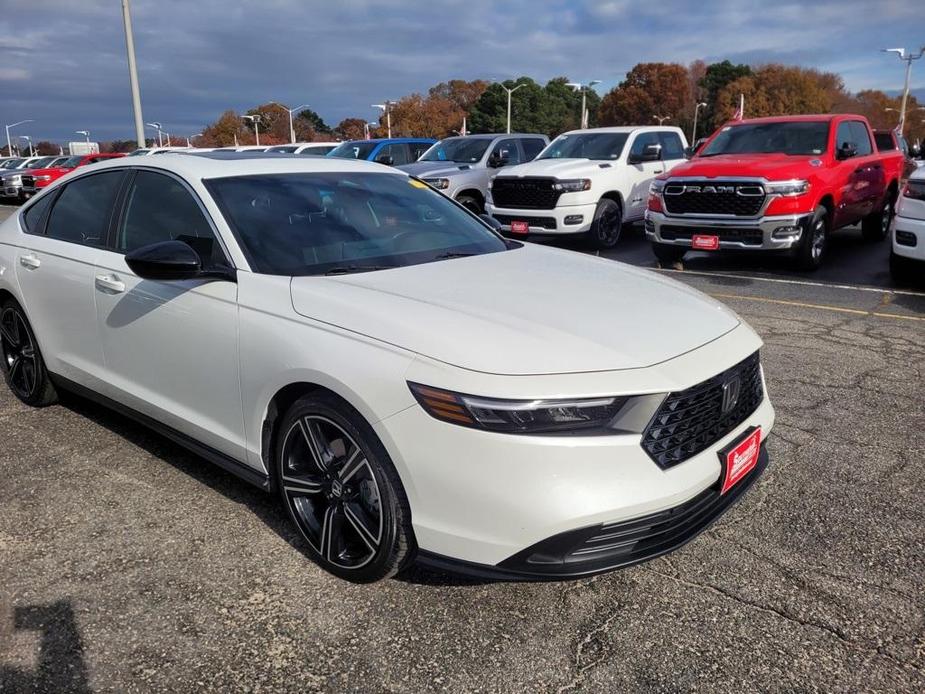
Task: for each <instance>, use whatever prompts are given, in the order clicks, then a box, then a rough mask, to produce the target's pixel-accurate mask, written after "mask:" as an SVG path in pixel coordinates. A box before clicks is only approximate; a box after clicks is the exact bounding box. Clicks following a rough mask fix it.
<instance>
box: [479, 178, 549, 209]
mask: <svg viewBox="0 0 925 694" xmlns="http://www.w3.org/2000/svg"><path fill="white" fill-rule="evenodd" d="M555 182H556V181H555V179H554V178H503V177H498V178H496V179H495V180H494V181H492V184H491V199H492V202H493V203H494V205H495V207H510V208H514V209H522V210H552V209H554V208H555V206H556V203H557V202H559V196H560V195H561V193H560V192H559V191H558V190H556V189H555V188H553V186H554V185H555Z"/></svg>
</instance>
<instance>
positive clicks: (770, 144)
mask: <svg viewBox="0 0 925 694" xmlns="http://www.w3.org/2000/svg"><path fill="white" fill-rule="evenodd" d="M828 139H829V123H828V121H802V122H799V121H798V122H782V123H745V124H743V125H727V126H726V127H724V128H723V129H722V130H721V131H720V133H719V135H717V136H716V137H715V138H713V140H712V141H711V142H709V143H708V144H707V146H706V147H704V148H703V149H702V150H701V151H700V152H699V153H698V155H697V156H698V157H715V156H717V155H720V154H788V155H793V156H798V155H811V154H822V153H823V152H825V149H826V146H827V145H826V143H827V142H828Z"/></svg>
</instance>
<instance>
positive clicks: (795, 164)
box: [659, 154, 825, 181]
mask: <svg viewBox="0 0 925 694" xmlns="http://www.w3.org/2000/svg"><path fill="white" fill-rule="evenodd" d="M824 164H825V155H816V156H789V155H786V154H751V155H745V154H720V155H719V156H715V157H694V158H693V159H691V160H690V161H686V162H683V163H681V164H679V165H678V166H676V167H674V168H673V169H672V170H671V173H670V174H668V175H666V176H660V177H659V178H676V177H678V176H702V177H705V178H722V177H724V176H759V177H762V178H767V179H768V180H771V181H779V180H789V179H793V178H805V177H807V176H813V175H815V173H816V172H818V170H819V168H820V167H822V166H823V165H824Z"/></svg>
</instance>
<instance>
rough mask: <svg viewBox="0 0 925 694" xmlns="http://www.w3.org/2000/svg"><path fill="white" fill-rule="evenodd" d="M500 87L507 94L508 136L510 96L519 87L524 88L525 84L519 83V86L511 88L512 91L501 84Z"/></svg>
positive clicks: (508, 128)
mask: <svg viewBox="0 0 925 694" xmlns="http://www.w3.org/2000/svg"><path fill="white" fill-rule="evenodd" d="M500 86H501V88H502V89H503V90H504V91H506V92H507V132H508V135H510V134H511V94H513V93H514V92H516V91H517V90H518V89H520V88H521V87H526V86H527V83H526V82H521V83H520V84H518V85H517V86H516V87H513V88H512V89H508V88H507V87H505V86H504V85H503V84H501V85H500Z"/></svg>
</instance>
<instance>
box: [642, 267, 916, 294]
mask: <svg viewBox="0 0 925 694" xmlns="http://www.w3.org/2000/svg"><path fill="white" fill-rule="evenodd" d="M652 269H653V270H655V271H656V272H673V273H678V274H682V275H698V276H700V277H734V278H735V279H740V280H755V281H757V282H776V283H778V284H798V285H803V286H806V287H828V288H830V289H853V290H854V291H858V292H882V293H884V294H905V295H908V296H922V297H925V292H916V291H912V290H909V289H888V288H886V287H865V286H863V285H859V284H831V283H830V282H810V281H809V280H785V279H780V278H779V277H753V276H752V275H737V274H735V273H732V272H700V271H698V270H674V269H672V268H664V267H655V268H652Z"/></svg>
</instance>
